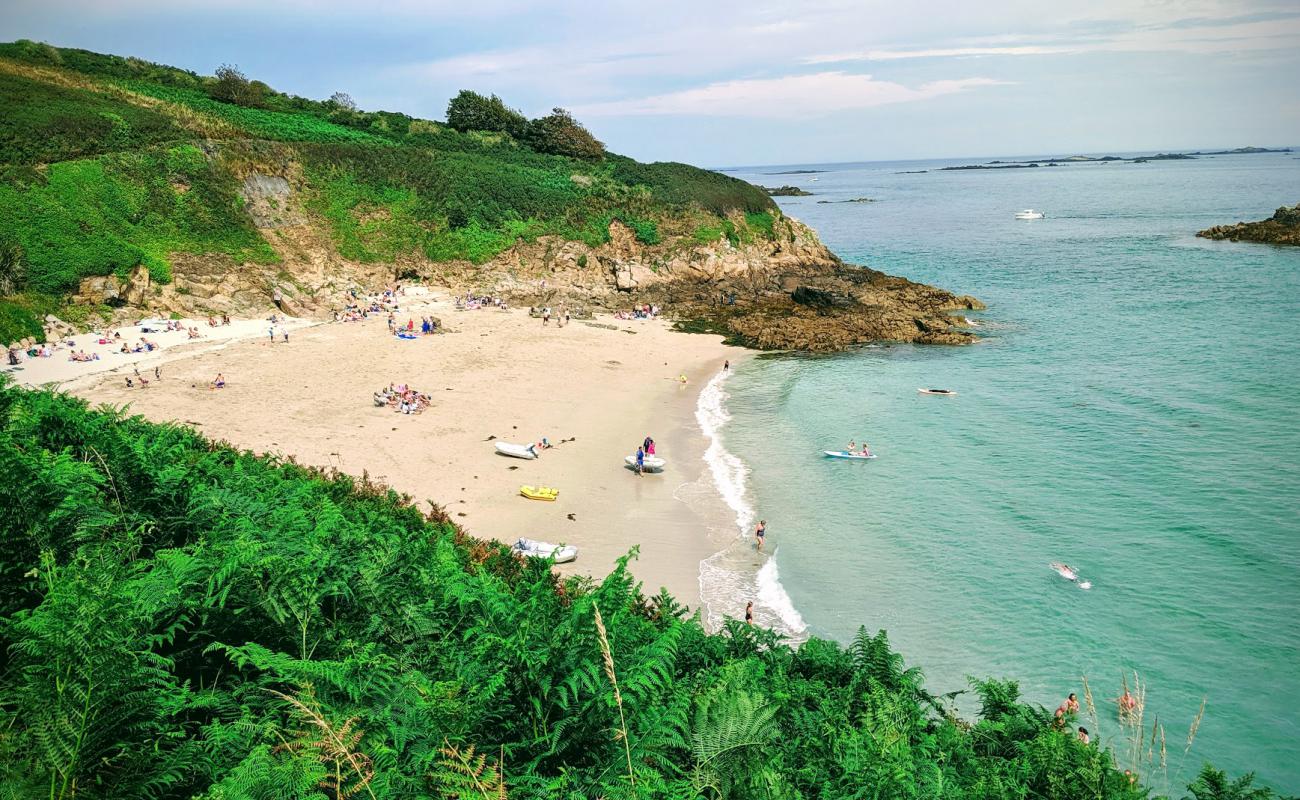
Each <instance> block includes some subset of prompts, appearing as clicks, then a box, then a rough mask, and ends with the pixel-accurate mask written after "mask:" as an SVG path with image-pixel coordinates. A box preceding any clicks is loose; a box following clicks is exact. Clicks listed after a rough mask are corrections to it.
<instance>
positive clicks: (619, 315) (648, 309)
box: [614, 303, 662, 319]
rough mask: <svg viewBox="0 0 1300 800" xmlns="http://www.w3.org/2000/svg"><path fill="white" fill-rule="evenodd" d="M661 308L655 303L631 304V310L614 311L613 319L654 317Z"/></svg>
mask: <svg viewBox="0 0 1300 800" xmlns="http://www.w3.org/2000/svg"><path fill="white" fill-rule="evenodd" d="M660 311H662V309H660V308H659V306H657V305H651V304H648V303H647V304H645V305H639V306H633V307H632V310H631V311H616V312H614V319H654V318H655V317H657V316H659V312H660Z"/></svg>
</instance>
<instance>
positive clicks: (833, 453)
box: [822, 450, 876, 461]
mask: <svg viewBox="0 0 1300 800" xmlns="http://www.w3.org/2000/svg"><path fill="white" fill-rule="evenodd" d="M822 452H823V453H825V454H826V456H827V458H844V459H851V460H853V461H869V460H870V459H873V458H875V457H876V454H875V453H868V454H867V455H865V456H864V455H862V454H860V453H849V452H845V451H844V450H823V451H822Z"/></svg>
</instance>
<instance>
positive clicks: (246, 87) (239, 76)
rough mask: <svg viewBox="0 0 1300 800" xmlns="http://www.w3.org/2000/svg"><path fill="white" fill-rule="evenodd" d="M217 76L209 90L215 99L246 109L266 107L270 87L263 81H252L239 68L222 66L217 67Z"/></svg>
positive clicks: (228, 65)
mask: <svg viewBox="0 0 1300 800" xmlns="http://www.w3.org/2000/svg"><path fill="white" fill-rule="evenodd" d="M216 75H217V79H216V81H215V82H213V84H212V86H211V88H210V89H209V90H208V93H209V94H211V95H212V97H214V98H215V99H217V100H220V101H222V102H225V103H233V104H235V105H237V106H243V107H245V108H261V107H263V106H265V105H266V98H267V95H269V94H270V87H269V86H267V85H266V84H265V83H262V82H261V81H250V80H249V79H248V78H247V77H246V76H245V75H244V73H242V72H240V71H239V67H236V66H235V65H233V64H222V65H221V66H219V67H217V73H216Z"/></svg>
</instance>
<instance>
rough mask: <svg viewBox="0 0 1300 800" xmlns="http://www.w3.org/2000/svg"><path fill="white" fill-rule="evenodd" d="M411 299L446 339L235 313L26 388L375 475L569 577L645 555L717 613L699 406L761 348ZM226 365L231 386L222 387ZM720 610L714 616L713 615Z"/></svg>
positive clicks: (624, 323) (406, 306) (629, 323)
mask: <svg viewBox="0 0 1300 800" xmlns="http://www.w3.org/2000/svg"><path fill="white" fill-rule="evenodd" d="M401 300H402V302H401V311H400V312H399V313H398V314H397V317H398V319H399V320H400V321H402V322H405V320H406V319H407V318H409V317H415V318H416V320H417V325H418V318H419V317H420V316H421V315H427V314H433V315H434V316H437V317H439V318H440V319H441V321H442V324H443V326H444V328H445V330H446V332H445V333H442V334H439V335H432V336H422V337H418V338H417V339H416V340H412V341H406V340H400V339H396V338H394V337H393V336H391V335H389V334H388V333H387V327H386V324H385V322H384V319H383V317H384V315H382V314H376V315H374V316H372V317H371V318H370V319H368V320H363V321H359V322H338V323H316V322H313V321H303V320H297V321H294V322H293V323H291V324H292V325H294V326H295V327H292V328H291V330H293V331H294V333H293V335H291V337H290V342H288V343H282V342H280V341H277V342H275V343H274V344H271V343H269V342H268V341H267V336H266V327H267V323H265V322H263V321H260V320H244V321H237V322H232V325H231V326H230V329H232V331H231V332H232V334H233V335H231V336H228V337H222V338H221V339H220V340H216V339H213V340H204V341H203V344H201V345H199V346H197V347H188V348H187V347H184V345H187V344H191V342H190V341H187V340H185V339H183V338H180V337H185V334H184V333H183V332H181V333H172V334H170V337H172V338H174V339H176V341H174V342H166V343H164V342H162V341H161V340H162V339H163V336H164V334H158V336H157V337H156V338H157V339H159V340H160V344H164V346H163V347H162V348H161V349H159V350H156V351H154V352H152V353H142V354H136V355H134V356H132V357H131V358H129V359H128V358H127V357H125V356H123V357H122V359H121V361H117V360H115V357H112V356H107V355H103V356H101V360H100V361H97V362H90V363H81V362H67V361H66V352H62V353H60V354H59V355H56V356H55V357H53V358H51V359H39V360H33V361H26V362H24V366H26V367H32V365H33V363H35V364H39V366H40V367H47V366H49V367H52V368H53V367H57V368H58V369H48V370H45V369H42V370H37V369H35V368H31V369H25V370H23V371H22V372H18V373H16V374H15V375H14V378H15V379H16V380H17V381H19V382H21V383H24V384H26V385H29V386H30V385H35V386H44V385H50V384H54V385H55V388H58V389H60V390H62V391H66V392H68V393H71V394H75V395H77V396H79V397H81V398H83V399H85V400H87V401H88V402H90V403H91V404H92V405H97V404H105V403H106V404H109V405H113V406H127V407H128V409H127V410H128V413H131V414H140V415H142V416H144V417H146V418H148V419H150V420H153V421H176V422H181V423H184V424H188V425H192V426H194V427H195V428H196V429H197V430H199V431H200V432H202V433H203V434H204V435H205V436H208V437H209V438H212V439H215V440H226V441H228V442H230V443H231V444H232V445H234V446H236V447H240V448H246V449H250V450H253V451H254V452H258V453H274V454H280V455H285V456H288V455H292V456H293V457H295V458H296V459H297V460H298V461H299V462H300V463H304V464H314V465H318V466H326V467H335V468H338V469H339V470H341V471H343V472H347V473H351V474H355V475H362V474H367V475H369V476H370V477H371V478H372V479H375V480H378V481H381V482H383V483H385V484H387V485H388V486H390V487H392V488H393V489H394V490H396V491H398V492H403V493H406V494H410V495H411V496H412V497H413V498H415V500H416V501H417V502H418V503H419V504H420V505H421V506H423V507H424V508H426V509H427V508H428V507H429V505H430V504H431V503H436V504H438V505H441V506H442V507H443V508H444V509H445V510H446V512H447V513H448V515H449V516H450V517H451V519H452V520H453V521H455V522H456V523H457V524H458V525H461V526H462V527H464V528H465V530H466V531H467V532H468V533H470V534H471V535H473V536H477V537H480V538H484V539H496V540H498V541H501V542H503V543H506V544H510V543H512V542H514V541H515V539H517V538H519V537H521V536H524V537H528V538H533V539H541V540H544V541H549V542H553V543H565V544H571V545H575V546H577V547H578V549H579V555H578V559H577V561H575V562H572V563H568V564H561V565H557V567H556V569H557V571H559V572H560V573H561V574H565V575H573V574H587V575H592V576H595V577H597V578H601V577H603V576H605V575H606V574H608V572H609V571H610V570H611V569H612V568H613V567H614V565H615V561H616V560H617V559H618V558H620V557H622V556H623V555H625V554H627V552H628V551H630V550H631V549H632V548H633V547H639V555H638V557H637V558H636V559H635V560H634V561H633V562H632V563H631V564H630V565H629V567H630V570H631V572H632V574H633V575H634V576H635V577H636V579H637V580H639V581H641V582H643V584H644V588H643V591H644V593H645V594H646V595H647V596H653V595H654V594H656V593H657V592H658V591H659V588H660V587H664V588H667V589H668V590H669V591H670V592H671V593H672V595H673V596H674V597H675V598H677V599H678V600H679V602H682V603H683V604H686V605H688V606H689V607H691V608H692V609H697V608H701V606H702V594H701V589H700V570H701V564H702V562H704V561H705V560H706V559H708V558H710V557H712V556H713V555H714V554H716V553H717V552H718V550H719V549H720V547H722V546H724V545H725V544H726V541H719V537H718V536H717V535H716V533H715V532H714V531H713V525H712V524H711V521H712V520H714V519H715V518H716V517H717V516H718V514H719V511H718V508H719V507H720V505H721V504H720V501H717V505H716V506H715V505H714V502H711V501H710V500H709V492H710V491H711V487H710V486H709V485H708V481H709V475H708V467H707V465H706V463H705V460H704V455H705V452H706V449H707V447H708V445H709V441H708V439H707V437H704V436H702V435H701V431H700V428H699V426H698V423H697V421H696V411H697V406H698V403H699V397H700V394H701V391H702V390H703V388H704V387H705V386H707V385H708V384H709V382H710V380H711V379H712V378H713V376H714V375H716V374H717V373H718V372H720V370H721V368H722V364H723V361H724V360H730V361H732V362H733V366H734V364H735V363H738V362H741V361H744V360H746V359H747V358H749V357H752V355H754V353H753V352H752V351H749V350H745V349H740V348H734V347H730V346H725V345H722V344H721V337H715V336H709V335H701V334H688V333H680V332H675V331H672V330H670V324H669V323H668V322H667V321H666V320H662V319H654V320H614V319H607V318H604V317H602V318H601V319H600V320H599V324H598V325H584V324H583V323H582V321H579V320H575V321H573V322H571V323H570V324H569V325H568V326H566V327H564V328H557V327H556V326H555V325H551V326H548V327H543V326H542V324H541V322H540V321H539V320H537V319H534V318H530V317H529V316H528V315H527V311H526V310H512V311H510V312H503V311H500V310H498V309H482V310H472V311H455V310H453V307H452V303H451V302H450V300H449V299H448V297H447V294H446V293H445V292H437V291H434V292H430V293H427V294H425V295H424V296H420V295H418V294H417V295H415V296H411V297H404V298H401ZM611 323H612V324H613V327H609V325H610V324H611ZM126 330H127V329H125V328H124V329H123V331H124V334H123V335H124V336H128V335H127V334H126V333H125V331H126ZM201 330H204V332H205V333H208V332H209V331H211V330H218V331H224V330H227V329H225V328H217V329H207V328H203V327H201ZM136 336H137V334H134V333H132V334H130V335H129V336H128V338H129V339H131V340H132V341H133V340H134V338H135V337H136ZM88 337H89V334H81V335H80V336H76V337H70V338H72V339H73V340H74V341H78V340H82V339H86V338H88ZM150 338H155V337H153V336H152V335H151V337H150ZM80 343H81V342H80V341H78V344H80ZM77 349H82V348H80V347H78V348H77ZM86 349H90V348H86ZM60 356H62V359H60ZM155 364H157V365H166V366H165V367H164V368H163V370H162V380H160V381H154V380H152V368H153V366H155ZM137 365H138V366H139V368H140V369H141V371H142V372H143V371H144V370H145V369H146V368H147V369H149V371H150V372H149V377H150V384H151V385H150V387H149V388H148V389H140V388H135V389H128V388H126V387H125V381H124V380H123V378H124V377H125V375H129V374H130V372H124V371H123V367H135V366H137ZM219 371H220V372H222V373H223V374H224V375H225V376H226V380H227V385H226V388H224V389H221V390H212V389H210V388H208V384H209V382H210V381H211V379H212V376H213V375H215V374H216V373H217V372H219ZM51 373H52V375H51ZM679 375H685V376H686V377H687V383H686V384H685V385H682V384H680V383H679V382H678V381H677V380H676V378H677V376H679ZM60 379H62V380H60ZM390 383H396V384H402V383H407V384H410V385H411V386H412V387H413V388H415V389H417V390H419V391H421V392H424V393H426V394H428V395H429V396H430V397H431V405H430V407H429V408H428V409H427V410H425V411H424V412H423V413H422V414H419V415H403V414H398V413H394V412H393V411H392V410H391V409H388V408H376V407H375V406H374V403H373V402H372V400H373V398H372V394H373V392H374V391H375V390H376V389H378V388H380V387H381V386H387V385H389V384H390ZM646 435H651V436H653V437H654V438H655V440H656V443H657V444H658V453H659V454H660V455H661V456H663V457H665V458H666V459H668V468H667V469H666V470H665V471H664V472H663V473H659V474H648V475H645V476H642V477H639V478H638V477H637V476H636V475H635V474H634V473H633V472H632V471H631V470H630V469H627V468H626V467H625V465H623V464H622V458H623V456H625V455H627V454H629V453H632V452H634V451H635V449H636V445H637V444H638V443H639V442H640V440H641V439H642V438H643V437H644V436H646ZM543 436H545V437H547V438H549V439H550V441H551V442H552V443H553V445H554V448H553V449H551V450H546V451H543V452H542V455H541V457H540V458H538V459H537V460H534V461H528V460H522V459H513V458H507V457H503V456H501V455H498V454H497V453H496V452H495V450H494V445H493V442H494V441H495V440H502V441H515V442H528V441H538V440H540V439H541V438H542V437H543ZM489 437H495V440H494V439H489ZM524 484H531V485H549V486H555V487H556V488H558V489H560V495H559V499H558V500H557V501H556V502H553V503H543V502H536V501H531V500H527V499H525V498H523V497H520V496H519V493H518V488H519V486H520V485H524ZM714 494H715V496H716V493H714ZM733 532H734V527H733ZM733 538H734V537H733ZM740 608H742V609H743V601H741V605H740ZM702 614H703V615H704V617H705V618H706V619H708V618H713V612H712V611H711V610H710V609H702Z"/></svg>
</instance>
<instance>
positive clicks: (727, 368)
mask: <svg viewBox="0 0 1300 800" xmlns="http://www.w3.org/2000/svg"><path fill="white" fill-rule="evenodd" d="M722 371H723V372H730V371H731V359H727V360H726V361H723V362H722Z"/></svg>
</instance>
